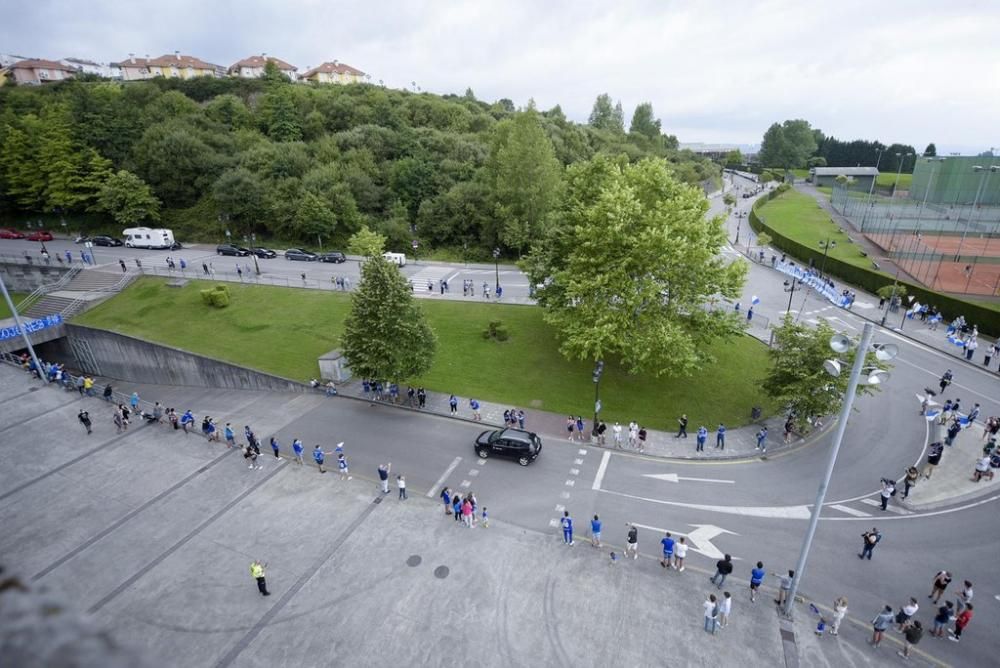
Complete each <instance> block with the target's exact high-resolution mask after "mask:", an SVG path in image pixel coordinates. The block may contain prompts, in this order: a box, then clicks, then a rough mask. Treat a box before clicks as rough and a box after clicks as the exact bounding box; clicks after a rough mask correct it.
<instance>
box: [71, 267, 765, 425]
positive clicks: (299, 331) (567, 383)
mask: <svg viewBox="0 0 1000 668" xmlns="http://www.w3.org/2000/svg"><path fill="white" fill-rule="evenodd" d="M209 284H210V282H202V281H191V282H190V283H188V285H186V286H185V287H183V288H168V287H166V285H165V282H164V281H163V280H161V279H156V278H149V277H147V278H142V279H140V280H138V281H136V282H135V283H134V284H133V285H132V286H131V287H129V288H128V289H127V290H125V291H124V292H123V293H122V294H120V295H119V296H117V297H114V298H113V299H110V300H108V301H106V302H104V303H103V304H100V305H99V306H97V307H95V308H94V309H93V310H91V311H88V312H86V313H85V314H83V315H81V316H78V317H77V318H75V322H78V323H80V324H84V325H89V326H92V327H100V328H104V329H109V330H112V331H117V332H121V333H123V334H129V335H132V336H137V337H139V338H143V339H147V340H150V341H155V342H159V343H164V344H167V345H171V346H176V347H178V348H182V349H184V350H189V351H192V352H197V353H200V354H203V355H209V356H211V357H217V358H220V359H224V360H227V361H230V362H234V363H237V364H242V365H245V366H248V367H254V368H257V369H261V370H263V371H268V372H271V373H275V374H279V375H282V376H286V377H289V378H295V379H300V380H306V379H308V378H311V377H313V376H315V375H316V374H317V372H318V367H317V363H316V359H317V358H318V357H319V356H320V355H322V354H323V353H325V352H327V351H329V350H332V349H334V348H336V347H338V340H339V337H340V335H341V333H342V331H343V319H344V317H345V316H346V314H347V312H348V310H349V307H350V299H349V297H348V296H347V295H345V294H342V293H333V292H320V291H317V290H301V289H295V288H277V287H267V286H247V285H233V284H229V287H230V290H231V292H232V297H233V301H232V304H231V305H230V306H229V307H228V308H225V309H213V308H209V307H206V306H204V305H203V304H202V303H201V297H200V295H199V294H198V290H200V289H202V288H204V287H206V286H207V285H209ZM421 305H422V307H423V308H424V311H425V312H426V313H427V316H428V319H429V321H430V323H431V326H432V327H433V329H434V331H435V333H436V334H437V336H438V352H437V356H436V357H435V361H434V366H433V367H432V368H431V371H430V372H429V373H428V374H427V375H426V376H425V377H424V378H421V379H414V384H415V385H416V384H418V383H422V384H423V385H424V386H425V387H427V388H428V389H431V390H437V391H440V392H453V393H455V394H456V395H458V396H460V397H463V398H468V397H470V396H476V397H477V398H479V399H484V400H489V401H498V402H502V403H509V404H510V405H512V406H518V407H524V408H527V409H532V408H534V409H540V410H548V411H554V412H557V413H567V414H569V413H574V414H576V413H579V414H582V415H584V416H587V415H592V414H593V400H594V386H593V382H592V380H591V371H592V364H590V363H587V362H567V361H566V360H565V359H563V357H562V356H561V355H560V354H559V351H558V346H557V343H556V339H555V335H554V331H553V330H552V328H550V327H549V326H548V325H547V324H545V322H544V321H543V320H542V310H541V309H540V308H535V307H529V306H507V305H498V304H485V303H482V302H473V303H468V302H452V301H447V302H443V301H442V302H439V301H422V302H421ZM491 319H499V320H501V321H502V322H503V323H504V325H505V326H506V327H507V328H508V329H509V331H510V339H509V340H508V341H506V342H503V343H497V342H493V341H487V340H485V339H483V337H482V331H483V330H484V329H486V326H487V324H488V323H489V321H490V320H491ZM712 352H713V354H714V355H715V356H716V357H717V359H718V361H717V362H716V363H715V364H713V365H711V366H709V367H706V368H705V369H704V370H703V371H702V373H700V374H698V375H697V376H696V377H694V378H659V379H653V378H645V377H634V376H629V375H627V374H626V373H624V372H622V371H621V370H620V369H619V368H617V366H616V365H614V364H608V365H607V366H606V368H605V371H604V376H603V378H602V380H601V399H602V403H603V407H604V409H603V416H604V418H605V419H606V420H620V421H622V422H626V421H628V420H631V419H636V420H638V421H640V422H641V423H642V424H644V425H647V426H648V427H652V428H659V429H672V428H673V427H674V426H675V425H676V422H675V419H676V416H677V415H679V414H680V413H682V412H684V413H687V414H688V416H689V418H690V420H691V425H697V424H700V423H701V422H704V423H705V424H707V425H708V426H710V427H711V426H713V425H716V424H718V422H720V421H722V422H725V423H726V424H727V425H737V424H742V423H745V422H747V421H748V419H749V414H750V407H751V406H754V405H761V406H763V407H764V408H765V411H767V409H768V407H769V404H768V402H767V400H766V398H765V397H763V395H762V394H761V393H760V391H759V389H758V388H759V385H760V379H761V378H762V377H763V376H764V374H765V373H766V370H767V366H768V361H767V353H766V347H765V346H764V345H763V344H761V343H759V342H758V341H757V340H756V339H754V338H752V337H749V336H745V337H740V338H737V339H735V340H733V341H730V342H726V343H719V344H716V345H715V346H714V348H713V350H712ZM695 428H697V427H695Z"/></svg>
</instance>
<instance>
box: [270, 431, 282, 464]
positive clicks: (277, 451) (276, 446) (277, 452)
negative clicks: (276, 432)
mask: <svg viewBox="0 0 1000 668" xmlns="http://www.w3.org/2000/svg"><path fill="white" fill-rule="evenodd" d="M271 450H272V451H273V452H274V458H275V459H281V444H280V443H278V439H276V438H275V437H274V436H272V437H271Z"/></svg>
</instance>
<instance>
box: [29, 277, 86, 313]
mask: <svg viewBox="0 0 1000 668" xmlns="http://www.w3.org/2000/svg"><path fill="white" fill-rule="evenodd" d="M81 271H83V267H73V268H72V269H70V270H69V271H68V272H66V273H65V274H63V275H62V277H60V278H59V280H58V281H56V282H55V283H50V284H48V285H42V286H40V287H37V288H35V289H34V290H33V291H32V292H31V294H29V295H28V296H27V297H25V298H24V299H22V300H21V303H19V304H18V305H17V310H18V311H19V312H20V313H24V312H25V311H27V310H28V309H29V308H31V306H32V305H33V304H34V303H35V302H37V301H38V300H39V299H41V298H42V297H44V296H45V295H47V294H49V293H51V292H56V291H57V290H61V289H63V288H64V287H66V285H67V284H68V283H69V282H70V281H72V280H73V278H74V277H76V275H77V274H79V273H80V272H81Z"/></svg>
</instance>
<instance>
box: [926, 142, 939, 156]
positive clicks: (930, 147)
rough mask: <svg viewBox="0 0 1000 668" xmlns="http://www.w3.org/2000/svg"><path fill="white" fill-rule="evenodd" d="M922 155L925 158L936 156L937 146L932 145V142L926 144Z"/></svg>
mask: <svg viewBox="0 0 1000 668" xmlns="http://www.w3.org/2000/svg"><path fill="white" fill-rule="evenodd" d="M924 157H925V158H934V157H937V146H935V145H934V142H931V143H930V144H928V145H927V148H925V149H924Z"/></svg>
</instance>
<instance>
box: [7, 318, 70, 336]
mask: <svg viewBox="0 0 1000 668" xmlns="http://www.w3.org/2000/svg"><path fill="white" fill-rule="evenodd" d="M62 321H63V318H62V316H61V315H59V314H58V313H57V314H55V315H47V316H45V317H44V318H39V319H38V320H29V321H28V322H26V323H24V331H26V332H28V333H29V334H31V333H32V332H37V331H39V330H42V329H48V328H49V327H55V326H56V325H61V324H62ZM16 336H21V330H20V329H18V328H17V326H16V325H15V326H14V327H0V341H6V340H7V339H13V338H14V337H16Z"/></svg>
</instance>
